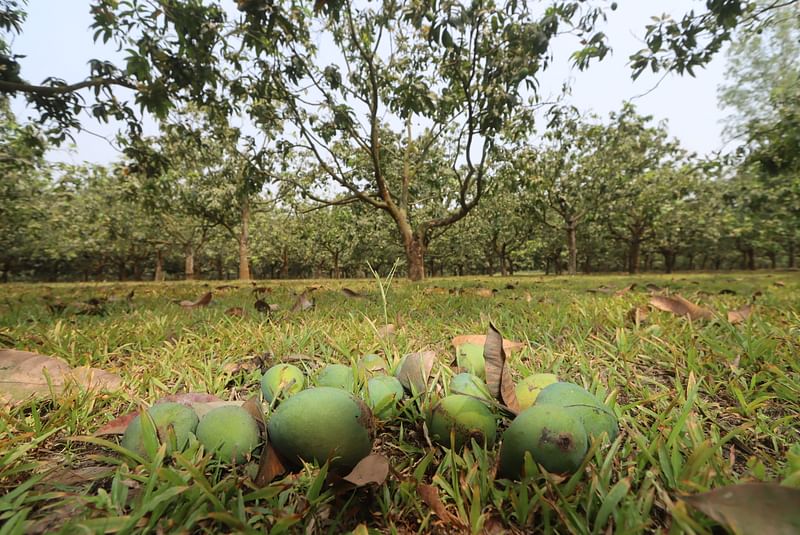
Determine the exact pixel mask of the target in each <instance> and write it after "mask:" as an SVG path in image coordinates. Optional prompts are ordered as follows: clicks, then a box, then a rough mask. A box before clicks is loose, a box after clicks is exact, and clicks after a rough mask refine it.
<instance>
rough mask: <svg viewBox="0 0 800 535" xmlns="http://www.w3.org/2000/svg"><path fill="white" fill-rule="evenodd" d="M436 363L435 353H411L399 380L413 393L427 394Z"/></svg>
mask: <svg viewBox="0 0 800 535" xmlns="http://www.w3.org/2000/svg"><path fill="white" fill-rule="evenodd" d="M435 362H436V353H435V352H433V351H420V352H418V353H409V354H408V355H406V356H405V360H404V361H403V365H402V366H401V368H400V371H399V372H398V373H397V380H398V381H400V383H401V384H402V385H403V386H404V387H405V388H406V389H408V390H409V391H411V392H418V393H419V392H425V391H426V390H427V389H428V379H429V378H430V375H431V370H433V364H434V363H435Z"/></svg>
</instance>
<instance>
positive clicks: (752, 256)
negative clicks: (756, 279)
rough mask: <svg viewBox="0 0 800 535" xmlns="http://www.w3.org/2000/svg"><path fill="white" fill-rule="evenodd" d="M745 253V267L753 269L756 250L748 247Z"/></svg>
mask: <svg viewBox="0 0 800 535" xmlns="http://www.w3.org/2000/svg"><path fill="white" fill-rule="evenodd" d="M745 254H746V255H747V269H749V270H750V271H755V269H756V251H755V249H753V248H752V247H750V248H749V249H748V250H747V251H746V252H745Z"/></svg>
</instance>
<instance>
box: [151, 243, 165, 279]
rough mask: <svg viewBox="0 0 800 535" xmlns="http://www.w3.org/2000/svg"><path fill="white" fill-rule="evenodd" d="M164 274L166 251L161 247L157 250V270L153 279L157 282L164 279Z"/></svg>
mask: <svg viewBox="0 0 800 535" xmlns="http://www.w3.org/2000/svg"><path fill="white" fill-rule="evenodd" d="M164 279H165V276H164V251H162V250H161V249H157V250H156V272H155V274H154V275H153V280H154V281H156V282H160V281H163V280H164Z"/></svg>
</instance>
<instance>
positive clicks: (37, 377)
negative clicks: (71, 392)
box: [0, 349, 122, 404]
mask: <svg viewBox="0 0 800 535" xmlns="http://www.w3.org/2000/svg"><path fill="white" fill-rule="evenodd" d="M69 384H77V385H79V386H80V387H82V388H84V389H87V390H91V389H96V390H107V391H111V392H113V391H117V390H119V389H120V388H122V378H121V377H120V376H119V375H117V374H115V373H109V372H107V371H104V370H100V369H98V368H87V367H78V368H72V367H71V366H70V365H69V364H67V363H66V362H65V361H64V360H62V359H60V358H57V357H49V356H46V355H39V354H37V353H30V352H28V351H17V350H16V349H0V404H6V403H9V404H10V403H15V402H19V401H23V400H25V399H27V398H29V397H31V396H37V395H42V396H47V395H49V394H50V391H51V388H52V391H53V393H56V394H57V393H59V392H61V391H62V390H63V389H64V387H65V386H67V385H69Z"/></svg>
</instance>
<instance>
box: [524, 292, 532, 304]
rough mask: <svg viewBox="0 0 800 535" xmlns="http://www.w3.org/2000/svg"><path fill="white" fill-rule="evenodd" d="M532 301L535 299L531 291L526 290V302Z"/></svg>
mask: <svg viewBox="0 0 800 535" xmlns="http://www.w3.org/2000/svg"><path fill="white" fill-rule="evenodd" d="M531 301H533V296H532V295H531V293H530V292H525V302H526V303H530V302H531Z"/></svg>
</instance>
